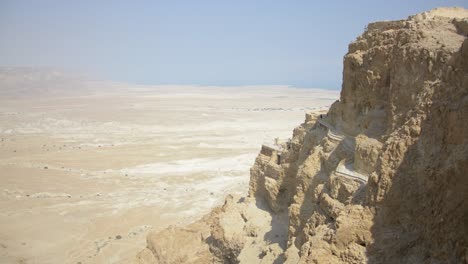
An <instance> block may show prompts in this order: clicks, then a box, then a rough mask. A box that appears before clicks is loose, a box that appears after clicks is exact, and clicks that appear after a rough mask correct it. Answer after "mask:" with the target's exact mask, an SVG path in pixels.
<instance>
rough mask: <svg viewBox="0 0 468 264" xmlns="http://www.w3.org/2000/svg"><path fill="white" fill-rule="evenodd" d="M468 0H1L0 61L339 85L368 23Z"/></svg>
mask: <svg viewBox="0 0 468 264" xmlns="http://www.w3.org/2000/svg"><path fill="white" fill-rule="evenodd" d="M438 6H462V7H465V8H468V1H466V0H459V1H455V0H453V1H451V0H447V1H436V0H414V1H410V0H398V1H371V0H369V1H332V0H325V1H312V0H309V1H286V0H283V1H273V0H269V1H253V0H245V1H243V0H236V1H221V0H218V1H216V0H213V1H203V0H200V1H198V0H197V1H195V0H193V1H188V0H187V1H174V0H167V1H82V0H80V1H63V0H62V1H34V0H31V1H20V0H12V1H5V0H0V65H2V66H48V67H57V68H65V69H71V70H76V71H84V72H87V73H94V74H96V75H98V76H100V77H102V78H106V79H111V80H116V81H126V82H132V83H142V84H167V83H170V84H200V85H245V84H288V85H293V86H299V87H320V88H337V89H338V88H340V86H341V78H342V76H341V73H342V58H343V55H344V54H345V53H346V51H347V46H348V43H349V42H350V41H352V40H354V39H355V38H356V37H357V36H358V35H359V34H361V33H362V31H363V29H364V27H365V25H366V24H367V23H369V22H372V21H377V20H389V19H401V18H406V17H407V16H408V15H411V14H415V13H418V12H421V11H425V10H428V9H431V8H434V7H438Z"/></svg>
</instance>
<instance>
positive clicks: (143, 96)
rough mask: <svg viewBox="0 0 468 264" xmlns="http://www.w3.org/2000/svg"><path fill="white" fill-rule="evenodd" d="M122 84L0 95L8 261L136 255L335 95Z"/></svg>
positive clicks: (3, 256)
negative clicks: (93, 90)
mask: <svg viewBox="0 0 468 264" xmlns="http://www.w3.org/2000/svg"><path fill="white" fill-rule="evenodd" d="M120 88H122V87H120ZM118 90H119V92H111V93H109V92H106V93H101V94H99V93H98V94H94V95H86V96H73V97H67V96H60V97H58V96H54V97H47V96H36V97H35V98H26V97H24V96H22V97H21V98H17V99H14V98H11V97H10V98H3V99H2V98H0V263H82V264H84V263H129V262H130V261H131V260H132V259H133V258H134V256H135V254H136V253H137V251H138V250H140V249H142V248H144V246H145V236H146V234H147V233H148V231H150V230H159V229H162V228H164V227H167V226H168V225H171V224H172V225H180V224H187V223H189V222H192V221H194V220H196V219H197V218H199V217H200V216H201V215H203V214H205V213H206V212H208V211H209V210H210V208H212V207H213V206H215V205H217V204H219V203H220V202H221V201H222V200H223V198H224V196H225V195H226V194H227V193H237V194H240V195H242V194H245V193H246V191H247V185H248V180H249V168H250V166H251V165H252V164H253V162H254V159H255V157H256V155H257V153H258V151H259V149H260V145H261V144H262V143H263V142H271V141H273V139H274V138H275V137H279V138H287V137H290V135H291V131H292V129H293V128H294V127H295V126H297V125H298V124H299V123H301V122H302V121H303V119H304V113H305V112H306V111H307V110H313V109H319V108H323V107H328V106H329V105H330V104H331V103H332V102H333V101H334V100H336V99H337V98H338V92H335V91H324V90H301V89H292V88H284V87H243V88H234V87H230V88H219V87H175V86H173V87H169V86H168V87H156V88H155V87H141V86H140V87H128V89H126V88H124V89H118Z"/></svg>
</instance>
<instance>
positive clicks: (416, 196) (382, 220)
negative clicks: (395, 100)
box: [367, 86, 468, 263]
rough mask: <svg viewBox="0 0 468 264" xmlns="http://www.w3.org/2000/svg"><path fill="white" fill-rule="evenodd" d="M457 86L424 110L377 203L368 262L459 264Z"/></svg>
mask: <svg viewBox="0 0 468 264" xmlns="http://www.w3.org/2000/svg"><path fill="white" fill-rule="evenodd" d="M459 90H461V91H458V90H455V91H457V92H459V93H458V94H457V95H452V98H451V99H450V98H449V99H448V100H447V99H446V100H445V101H443V102H444V103H440V102H439V103H435V104H434V105H433V106H432V107H431V109H430V110H429V111H428V113H427V118H426V119H425V120H424V121H423V122H422V124H421V133H420V136H419V139H418V140H417V141H416V142H415V143H414V144H413V145H411V146H410V147H409V148H408V150H407V152H406V154H405V157H404V159H403V161H402V163H401V165H400V166H399V167H398V168H397V169H396V171H395V174H394V176H393V177H392V178H391V179H390V181H391V182H392V185H391V187H390V188H389V190H388V191H387V193H386V195H385V196H384V198H383V200H382V201H381V202H379V203H377V214H376V217H375V219H374V225H373V227H372V228H371V232H372V235H373V238H374V243H373V244H371V245H368V247H367V255H368V258H369V263H463V261H464V258H467V257H468V249H467V246H468V227H467V226H468V221H467V220H468V199H467V195H468V142H467V140H466V136H467V135H468V89H466V88H463V86H462V87H461V88H460V89H459ZM444 92H445V91H444ZM440 93H443V92H442V91H441V92H440ZM442 98H444V97H442ZM445 98H446V97H445ZM460 98H462V99H460ZM380 187H382V186H380ZM465 261H467V259H465ZM465 263H466V262H465Z"/></svg>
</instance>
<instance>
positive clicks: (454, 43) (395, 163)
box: [138, 8, 468, 263]
mask: <svg viewBox="0 0 468 264" xmlns="http://www.w3.org/2000/svg"><path fill="white" fill-rule="evenodd" d="M467 36H468V10H464V9H458V8H444V9H435V10H432V11H430V12H426V13H422V14H418V15H415V16H411V17H409V18H408V19H406V20H401V21H390V22H377V23H371V24H369V26H368V27H367V30H366V31H365V32H364V33H363V35H361V36H360V37H358V39H357V40H356V41H354V42H353V43H351V44H350V45H349V52H348V53H347V54H346V55H345V58H344V70H343V87H342V92H341V98H340V100H339V101H337V102H335V103H334V104H333V105H332V107H331V108H330V110H329V112H328V113H327V114H325V113H322V114H321V116H320V113H315V114H314V113H311V114H308V115H307V116H306V122H305V123H304V124H302V125H300V126H299V127H297V128H296V129H295V130H294V132H293V137H292V138H291V140H290V141H288V142H286V143H284V144H282V145H281V146H276V147H275V146H273V147H268V146H264V147H262V150H261V152H260V154H259V155H258V157H257V159H256V162H255V164H254V166H253V167H252V169H251V179H250V190H249V197H246V198H242V199H238V198H233V197H230V198H229V199H227V201H226V203H225V205H224V206H222V207H221V208H218V209H216V210H215V211H214V212H213V213H212V214H211V215H209V216H207V217H205V218H204V219H203V220H201V221H199V222H197V223H195V224H193V225H192V226H196V228H195V229H191V230H192V231H190V232H191V233H190V234H192V236H194V237H197V239H195V240H196V241H195V242H187V243H188V244H189V245H191V246H190V248H191V250H187V251H184V252H179V251H178V252H175V251H174V250H172V251H171V249H170V246H169V245H168V244H167V243H165V242H164V241H165V239H161V240H160V241H157V242H156V241H154V240H155V239H154V238H156V237H158V236H161V234H153V235H150V236H149V237H148V249H145V250H144V251H143V252H142V253H141V254H140V255H139V258H138V261H139V262H140V263H149V262H156V263H191V262H190V261H193V260H194V259H196V258H197V256H199V257H200V258H203V259H199V260H200V261H202V260H203V261H202V263H210V262H214V263H366V262H369V263H468V39H467ZM172 230H173V229H172ZM184 230H185V231H184ZM165 232H168V231H165ZM170 232H172V233H171V236H173V237H178V236H184V232H187V230H186V229H177V230H176V231H170ZM193 234H195V235H193ZM161 241H162V242H161ZM187 243H186V244H185V245H187ZM161 252H164V254H165V255H164V254H163V253H161ZM168 252H169V255H170V257H171V258H170V259H169V258H168V257H167V255H168ZM184 259H185V261H184ZM207 259H209V262H207ZM169 260H177V261H169ZM188 260H190V261H188ZM193 263H195V262H193ZM198 263H200V262H198Z"/></svg>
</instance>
